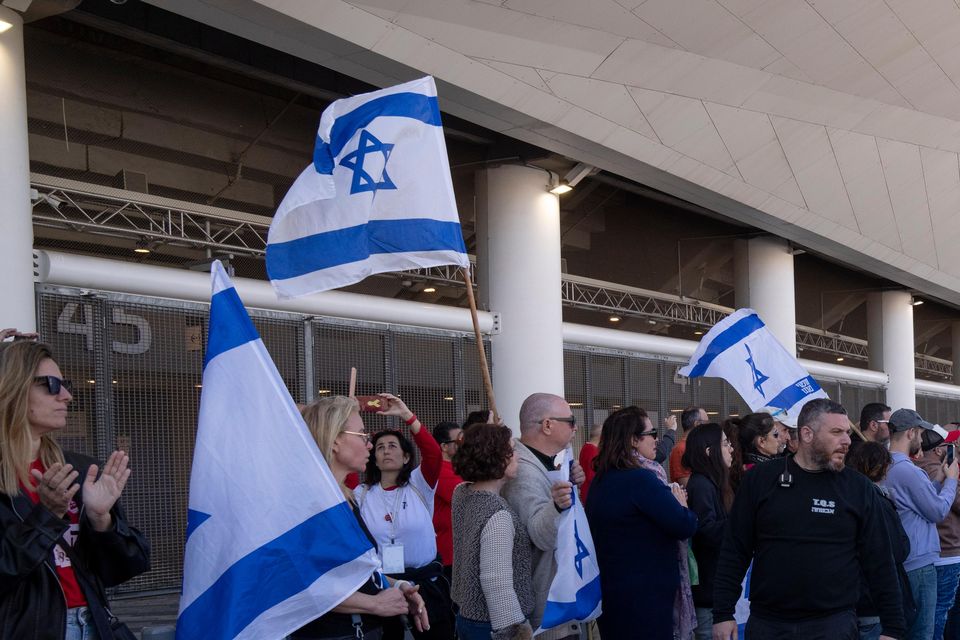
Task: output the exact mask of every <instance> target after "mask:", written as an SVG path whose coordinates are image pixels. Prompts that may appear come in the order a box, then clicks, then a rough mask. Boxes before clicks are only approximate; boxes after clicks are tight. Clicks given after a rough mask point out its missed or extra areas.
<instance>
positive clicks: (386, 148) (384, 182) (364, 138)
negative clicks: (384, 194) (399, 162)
mask: <svg viewBox="0 0 960 640" xmlns="http://www.w3.org/2000/svg"><path fill="white" fill-rule="evenodd" d="M392 151H393V145H392V144H389V143H386V142H380V141H379V140H377V138H376V137H375V136H374V135H373V134H372V133H370V132H369V131H367V130H366V129H363V130H362V131H361V132H360V143H359V144H358V145H357V148H356V150H355V151H352V152H350V153H348V154H347V155H345V156H343V158H341V159H340V166H342V167H346V168H347V169H352V170H353V180H352V181H351V183H350V194H351V195H353V194H354V193H362V192H364V191H373V192H374V193H376V191H377V190H378V189H396V188H397V185H395V184H393V181H392V180H391V179H390V176H388V175H387V162H389V160H390V153H391V152H392ZM368 153H382V154H383V172H382V173H381V175H380V181H379V182H378V181H377V180H375V179H374V178H373V176H371V175H370V174H369V173H367V172H366V171H365V170H364V168H363V161H364V159H365V158H366V156H367V154H368Z"/></svg>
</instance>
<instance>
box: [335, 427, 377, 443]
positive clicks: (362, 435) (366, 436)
mask: <svg viewBox="0 0 960 640" xmlns="http://www.w3.org/2000/svg"><path fill="white" fill-rule="evenodd" d="M340 433H349V434H350V435H352V436H357V437H359V438H362V439H363V442H364V443H367V442H370V434H369V433H362V432H360V431H347V430H346V429H344V430H343V431H341V432H340Z"/></svg>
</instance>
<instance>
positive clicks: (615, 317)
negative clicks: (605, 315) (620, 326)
mask: <svg viewBox="0 0 960 640" xmlns="http://www.w3.org/2000/svg"><path fill="white" fill-rule="evenodd" d="M610 322H620V316H610Z"/></svg>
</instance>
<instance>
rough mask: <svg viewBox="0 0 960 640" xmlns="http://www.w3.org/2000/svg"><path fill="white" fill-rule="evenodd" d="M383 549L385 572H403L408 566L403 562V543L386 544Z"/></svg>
mask: <svg viewBox="0 0 960 640" xmlns="http://www.w3.org/2000/svg"><path fill="white" fill-rule="evenodd" d="M382 551H383V572H384V573H386V574H391V573H403V571H404V569H405V568H406V567H405V566H404V564H403V545H402V544H385V545H383V546H382Z"/></svg>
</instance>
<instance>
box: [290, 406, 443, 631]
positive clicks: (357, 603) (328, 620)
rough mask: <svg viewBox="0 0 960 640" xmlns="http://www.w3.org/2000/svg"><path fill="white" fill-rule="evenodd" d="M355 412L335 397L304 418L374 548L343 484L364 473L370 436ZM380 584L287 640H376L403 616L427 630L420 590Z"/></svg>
mask: <svg viewBox="0 0 960 640" xmlns="http://www.w3.org/2000/svg"><path fill="white" fill-rule="evenodd" d="M358 409H359V407H358V405H357V401H356V400H355V399H353V398H345V397H343V396H333V397H329V398H321V399H320V400H316V401H314V402H312V403H310V404H308V405H306V406H305V407H303V409H302V413H303V419H304V421H306V423H307V428H309V429H310V433H311V435H313V439H314V440H315V441H316V443H317V447H319V448H320V452H321V453H322V454H323V458H324V460H326V461H327V465H329V467H330V471H331V472H332V473H333V477H334V478H336V480H337V483H338V484H339V485H340V489H341V490H342V491H343V495H344V497H345V498H346V499H347V501H348V502H349V503H350V506H351V507H352V508H353V514H354V516H356V518H357V521H358V522H359V523H360V527H361V528H362V529H363V532H364V533H365V534H366V536H367V538H368V539H369V540H370V544H372V545H374V546H376V541H375V540H374V539H373V536H371V535H370V531H369V530H368V529H367V526H366V524H365V523H364V522H363V518H362V517H361V516H360V510H359V509H358V508H357V505H356V503H355V502H354V499H353V492H352V491H350V489H348V488H347V486H346V484H345V481H346V478H347V475H348V474H350V473H359V472H360V471H363V469H364V467H366V465H367V459H368V458H369V456H370V449H371V445H370V436H369V434H367V431H366V427H364V426H363V421H362V420H361V419H360V413H359V411H358ZM319 543H320V541H318V544H319ZM381 579H382V578H381V576H380V575H379V574H374V575H371V576H370V580H368V581H367V582H366V583H364V585H363V586H362V587H360V589H358V590H357V592H356V593H354V594H353V595H351V596H350V597H348V598H347V599H346V600H344V601H343V602H341V603H340V604H339V605H337V606H336V607H334V608H333V610H332V611H330V612H329V613H327V614H326V615H324V616H322V617H320V618H318V619H316V620H314V621H313V622H311V623H309V624H308V625H306V626H304V627H302V628H300V629H299V630H297V631H295V632H294V633H292V634H291V635H290V638H291V640H306V639H310V640H320V639H324V640H341V639H345V638H351V639H360V638H362V639H363V640H379V639H380V638H381V637H382V635H383V625H384V620H385V619H388V618H393V617H395V616H399V615H404V614H409V616H410V620H411V621H412V622H413V624H414V626H415V627H416V628H417V629H418V630H425V629H429V628H430V624H429V620H428V617H427V610H426V607H424V605H423V599H422V598H421V597H420V594H419V593H417V592H418V591H419V587H415V586H412V585H411V584H410V583H409V582H406V581H403V580H398V581H394V580H391V579H389V578H387V579H386V580H387V584H388V588H381V582H380V581H381Z"/></svg>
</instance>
